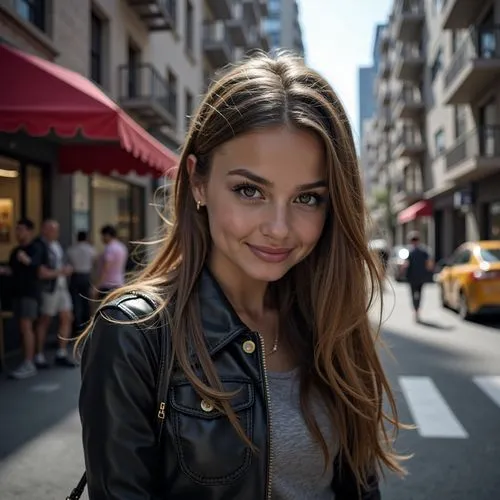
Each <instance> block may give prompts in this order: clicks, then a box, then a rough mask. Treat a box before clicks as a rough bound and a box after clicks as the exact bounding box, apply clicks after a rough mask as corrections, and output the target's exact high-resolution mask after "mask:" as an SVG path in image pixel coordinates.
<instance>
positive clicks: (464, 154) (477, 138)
mask: <svg viewBox="0 0 500 500" xmlns="http://www.w3.org/2000/svg"><path fill="white" fill-rule="evenodd" d="M492 172H500V125H485V126H483V127H480V128H477V129H475V130H473V131H472V132H469V133H468V134H465V135H464V136H463V137H461V138H459V139H458V140H457V141H456V143H455V144H454V145H453V147H451V148H450V149H449V150H448V151H447V152H446V179H447V180H448V181H457V180H460V181H466V180H471V181H472V180H475V179H479V178H481V177H484V176H486V175H489V174H491V173H492Z"/></svg>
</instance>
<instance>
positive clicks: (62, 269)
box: [35, 220, 75, 368]
mask: <svg viewBox="0 0 500 500" xmlns="http://www.w3.org/2000/svg"><path fill="white" fill-rule="evenodd" d="M58 238H59V223H58V222H56V221H55V220H46V221H45V222H44V223H43V225H42V234H41V237H40V238H39V240H38V241H39V245H40V246H41V248H42V249H43V253H44V256H43V258H42V266H41V268H40V277H41V278H42V295H41V315H40V318H39V319H38V322H37V340H38V345H37V348H38V349H37V350H38V352H37V354H36V356H35V364H36V365H37V367H38V368H47V367H48V362H47V359H46V357H45V354H44V349H45V341H46V338H47V331H48V329H49V326H50V323H51V320H52V318H53V317H54V316H59V318H58V319H59V331H58V341H59V349H58V350H57V353H56V358H55V363H56V365H58V366H66V367H74V366H75V362H74V361H73V360H72V359H71V358H70V356H69V355H68V349H67V345H68V340H69V337H70V333H71V325H72V321H73V314H72V311H73V304H72V301H71V296H70V293H69V290H68V277H69V276H70V275H71V273H72V268H71V266H69V265H67V264H65V259H64V251H63V249H62V247H61V244H60V243H59V241H58Z"/></svg>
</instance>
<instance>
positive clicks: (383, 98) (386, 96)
mask: <svg viewBox="0 0 500 500" xmlns="http://www.w3.org/2000/svg"><path fill="white" fill-rule="evenodd" d="M376 100H377V103H378V105H379V106H380V107H384V106H388V105H389V104H390V103H391V91H390V90H389V89H388V88H387V87H379V91H378V92H377V95H376Z"/></svg>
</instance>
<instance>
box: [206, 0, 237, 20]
mask: <svg viewBox="0 0 500 500" xmlns="http://www.w3.org/2000/svg"><path fill="white" fill-rule="evenodd" d="M205 5H206V6H207V7H208V9H209V10H210V12H211V14H212V19H213V20H214V21H225V20H226V19H231V16H232V12H231V0H205Z"/></svg>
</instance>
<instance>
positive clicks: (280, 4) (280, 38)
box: [264, 0, 305, 57]
mask: <svg viewBox="0 0 500 500" xmlns="http://www.w3.org/2000/svg"><path fill="white" fill-rule="evenodd" d="M268 10H269V14H268V17H267V19H266V20H265V22H264V30H265V32H266V33H267V34H268V36H269V42H270V45H271V50H273V51H276V50H278V49H286V50H291V51H292V52H294V53H296V54H298V55H300V56H302V57H305V50H304V42H303V40H302V29H301V26H300V12H299V5H298V2H297V0H268Z"/></svg>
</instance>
